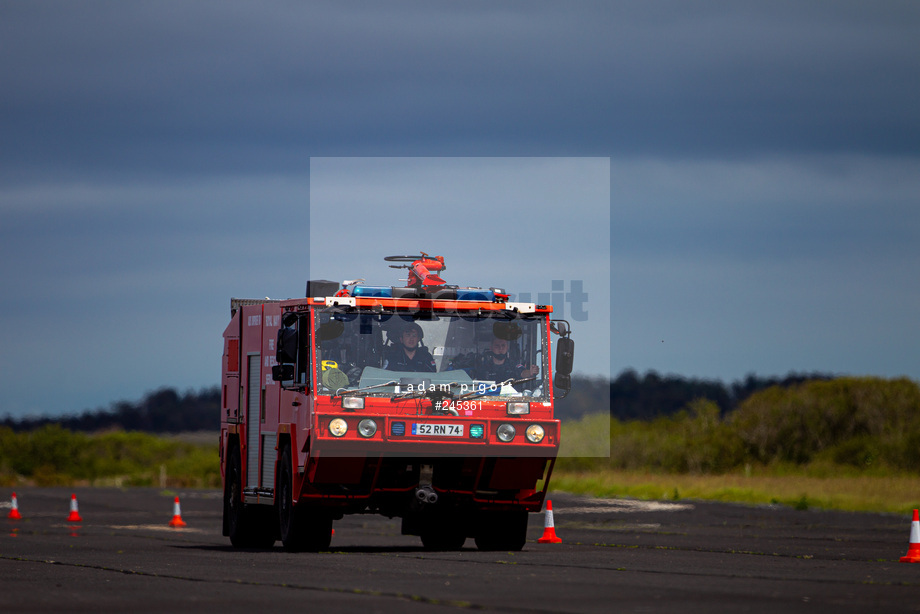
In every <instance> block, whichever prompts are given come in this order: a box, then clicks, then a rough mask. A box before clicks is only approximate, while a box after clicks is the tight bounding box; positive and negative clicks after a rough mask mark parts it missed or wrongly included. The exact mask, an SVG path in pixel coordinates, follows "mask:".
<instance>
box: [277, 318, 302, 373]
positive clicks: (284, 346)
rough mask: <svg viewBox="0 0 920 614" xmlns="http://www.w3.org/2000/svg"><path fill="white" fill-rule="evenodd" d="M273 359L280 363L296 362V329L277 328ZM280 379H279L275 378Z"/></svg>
mask: <svg viewBox="0 0 920 614" xmlns="http://www.w3.org/2000/svg"><path fill="white" fill-rule="evenodd" d="M275 348H276V349H275V360H276V361H278V362H279V363H281V364H288V363H290V364H294V363H296V362H297V331H296V330H294V329H293V328H280V329H278V343H277V344H276V345H275ZM276 381H281V380H276Z"/></svg>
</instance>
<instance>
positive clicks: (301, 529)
mask: <svg viewBox="0 0 920 614" xmlns="http://www.w3.org/2000/svg"><path fill="white" fill-rule="evenodd" d="M292 467H293V464H292V462H291V447H290V446H284V449H283V450H282V451H281V460H280V461H279V467H278V487H277V488H276V489H275V495H276V497H275V500H276V501H277V503H278V524H279V526H280V529H281V543H282V544H284V549H285V550H287V551H288V552H317V551H319V550H328V549H329V544H330V543H332V516H330V515H329V514H328V513H326V512H324V511H323V510H319V509H316V508H308V507H305V506H304V505H302V504H301V505H297V504H295V503H294V474H293V469H292Z"/></svg>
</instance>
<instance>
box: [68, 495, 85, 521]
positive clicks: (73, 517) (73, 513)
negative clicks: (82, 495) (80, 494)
mask: <svg viewBox="0 0 920 614" xmlns="http://www.w3.org/2000/svg"><path fill="white" fill-rule="evenodd" d="M67 522H83V519H82V518H80V512H79V511H77V495H70V515H69V516H68V517H67Z"/></svg>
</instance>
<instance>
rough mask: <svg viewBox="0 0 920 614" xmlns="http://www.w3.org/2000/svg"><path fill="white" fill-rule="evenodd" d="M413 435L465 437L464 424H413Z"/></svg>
mask: <svg viewBox="0 0 920 614" xmlns="http://www.w3.org/2000/svg"><path fill="white" fill-rule="evenodd" d="M412 434H413V435H437V436H443V437H463V425H462V424H428V423H425V422H413V423H412Z"/></svg>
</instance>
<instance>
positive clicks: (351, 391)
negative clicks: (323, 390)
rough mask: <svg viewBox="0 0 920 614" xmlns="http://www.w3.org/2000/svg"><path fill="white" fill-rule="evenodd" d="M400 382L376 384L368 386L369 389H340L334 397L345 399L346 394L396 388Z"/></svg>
mask: <svg viewBox="0 0 920 614" xmlns="http://www.w3.org/2000/svg"><path fill="white" fill-rule="evenodd" d="M398 384H399V382H397V381H396V380H392V381H389V382H386V383H384V384H374V385H373V386H368V387H367V388H355V389H354V390H345V389H344V388H339V389H338V390H336V391H335V394H334V395H333V396H334V397H344V396H345V395H346V394H360V393H362V392H367V391H368V390H373V389H374V388H384V387H386V386H396V385H398Z"/></svg>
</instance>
